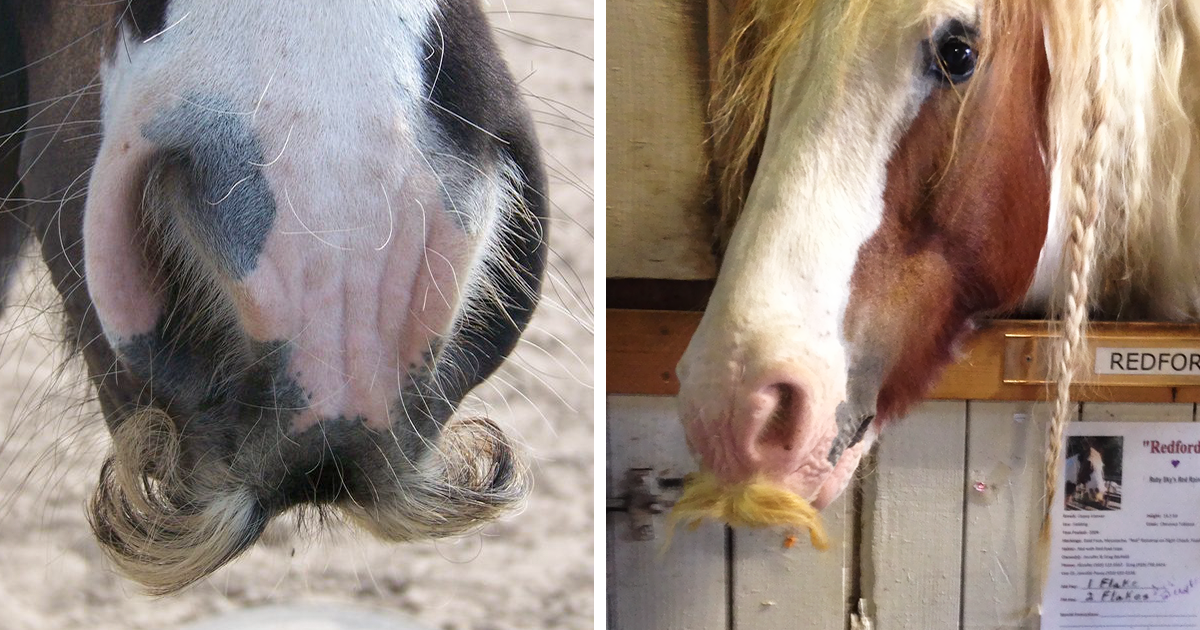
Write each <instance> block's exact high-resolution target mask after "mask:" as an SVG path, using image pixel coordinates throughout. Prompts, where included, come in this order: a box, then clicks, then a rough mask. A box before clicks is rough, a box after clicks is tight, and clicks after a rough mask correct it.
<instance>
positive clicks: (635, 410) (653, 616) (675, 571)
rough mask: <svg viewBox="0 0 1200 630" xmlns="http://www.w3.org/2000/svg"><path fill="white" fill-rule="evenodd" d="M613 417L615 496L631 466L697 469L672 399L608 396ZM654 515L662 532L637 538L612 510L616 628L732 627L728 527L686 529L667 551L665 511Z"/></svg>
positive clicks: (671, 472) (611, 589) (611, 592)
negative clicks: (650, 538)
mask: <svg viewBox="0 0 1200 630" xmlns="http://www.w3.org/2000/svg"><path fill="white" fill-rule="evenodd" d="M607 417H608V438H609V447H608V448H609V452H610V457H609V459H608V462H607V464H608V475H607V476H608V479H609V483H608V487H609V498H610V499H615V498H617V497H615V496H613V490H614V489H616V488H619V479H620V478H621V477H622V476H623V475H624V473H625V471H626V470H628V469H630V468H651V469H653V470H654V471H655V472H656V473H657V474H658V475H660V476H662V477H678V476H681V475H683V474H684V473H686V472H690V471H691V470H693V469H694V468H695V464H694V463H693V462H692V458H691V456H690V455H688V453H687V447H686V443H685V442H684V439H683V428H682V425H680V423H679V420H678V419H677V417H676V414H675V403H674V401H673V400H671V399H668V398H648V397H641V396H609V397H608V415H607ZM614 480H618V481H614ZM654 521H655V522H654V525H655V529H656V532H657V536H656V537H655V538H654V539H653V540H647V541H637V540H633V538H632V536H631V535H630V529H629V519H628V518H627V516H626V515H625V514H624V513H621V512H611V511H610V512H609V518H608V521H607V524H608V532H607V539H608V547H609V550H608V558H609V562H610V563H611V565H612V566H611V569H610V572H609V573H608V580H609V581H608V598H609V602H608V611H609V622H608V624H609V628H612V629H613V630H729V628H728V619H729V609H728V588H729V582H728V570H727V566H728V565H727V549H726V535H725V528H723V527H720V526H715V525H705V526H702V527H700V528H699V529H697V530H696V531H679V532H677V533H676V535H675V537H674V539H673V541H672V543H671V546H670V548H669V549H667V550H666V551H665V552H664V551H662V549H663V542H664V535H665V523H664V521H665V517H664V516H658V517H655V518H654Z"/></svg>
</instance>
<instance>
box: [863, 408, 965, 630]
mask: <svg viewBox="0 0 1200 630" xmlns="http://www.w3.org/2000/svg"><path fill="white" fill-rule="evenodd" d="M966 407H967V405H966V403H965V402H927V403H923V404H921V405H920V406H918V407H916V408H915V409H914V410H913V412H912V413H910V414H909V415H908V417H906V418H904V419H902V420H900V421H898V422H896V424H895V425H894V426H891V427H889V428H888V429H887V430H886V431H885V432H884V434H883V436H882V438H881V441H880V443H879V446H878V447H877V448H876V451H875V457H874V460H873V461H872V462H868V463H867V464H866V470H867V471H868V474H867V475H866V476H865V478H864V480H863V487H864V501H863V524H864V527H865V530H864V532H863V544H864V545H865V548H864V549H863V550H862V553H861V558H862V562H863V567H862V592H863V594H864V597H866V598H867V599H868V600H869V601H870V602H871V603H872V604H873V608H874V613H873V615H872V616H873V617H874V618H875V624H876V627H877V628H878V629H879V630H889V629H891V628H897V629H899V628H957V627H958V621H959V607H960V601H961V598H960V594H961V578H962V539H963V528H962V527H963V526H962V518H963V492H964V476H963V474H964V466H965V454H966V451H965V449H966V421H965V419H966Z"/></svg>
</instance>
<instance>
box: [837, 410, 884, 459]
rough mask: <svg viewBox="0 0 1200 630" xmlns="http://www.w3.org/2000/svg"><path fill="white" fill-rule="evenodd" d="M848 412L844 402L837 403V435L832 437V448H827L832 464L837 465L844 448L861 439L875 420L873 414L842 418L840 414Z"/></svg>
mask: <svg viewBox="0 0 1200 630" xmlns="http://www.w3.org/2000/svg"><path fill="white" fill-rule="evenodd" d="M848 413H849V412H848V411H847V410H846V404H845V403H842V404H841V405H838V409H837V414H838V419H837V424H838V433H837V437H835V438H833V446H832V448H830V449H829V463H830V464H833V465H834V466H837V463H838V460H840V459H841V458H842V454H843V453H845V452H846V449H848V448H854V446H855V445H856V444H858V443H859V442H861V441H862V439H863V436H864V435H866V434H867V429H868V428H870V426H871V423H872V422H874V421H875V414H868V415H865V416H861V417H856V418H846V419H844V420H843V417H842V416H843V415H845V414H848Z"/></svg>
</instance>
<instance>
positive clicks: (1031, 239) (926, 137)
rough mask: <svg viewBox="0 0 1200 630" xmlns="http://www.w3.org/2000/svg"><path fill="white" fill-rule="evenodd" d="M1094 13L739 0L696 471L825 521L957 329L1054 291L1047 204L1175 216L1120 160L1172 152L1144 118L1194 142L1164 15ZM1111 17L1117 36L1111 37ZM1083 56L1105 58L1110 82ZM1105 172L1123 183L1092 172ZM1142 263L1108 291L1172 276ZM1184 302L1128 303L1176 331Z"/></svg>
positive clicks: (693, 350)
mask: <svg viewBox="0 0 1200 630" xmlns="http://www.w3.org/2000/svg"><path fill="white" fill-rule="evenodd" d="M1098 4H1099V5H1104V6H1105V7H1107V8H1106V9H1105V10H1106V11H1108V13H1105V14H1104V18H1105V21H1104V22H1103V26H1101V25H1097V26H1095V27H1094V28H1092V27H1091V26H1089V25H1091V24H1100V22H1099V21H1098V20H1091V19H1080V20H1079V21H1078V22H1077V23H1068V22H1067V21H1066V20H1065V18H1062V16H1061V15H1060V14H1065V13H1069V12H1071V11H1075V12H1076V13H1079V14H1083V13H1084V11H1083V10H1082V9H1080V7H1084V5H1087V6H1086V12H1087V13H1088V14H1089V15H1090V14H1091V4H1090V3H1074V4H1066V3H1058V4H1055V3H1054V2H1047V3H1035V2H999V1H997V2H977V1H974V0H959V1H925V0H915V1H896V2H844V3H843V2H820V1H807V2H794V1H790V0H789V1H774V0H744V1H742V2H740V3H739V4H738V7H737V10H736V12H735V13H736V15H735V18H734V25H733V29H732V33H733V35H732V39H731V41H730V43H729V45H728V46H727V48H726V52H725V55H724V58H723V60H722V67H723V74H722V78H721V79H720V80H719V84H718V86H717V91H716V96H715V99H714V104H715V108H714V117H715V118H714V128H715V134H714V135H715V143H714V150H715V154H716V162H717V163H718V165H719V168H720V171H721V172H720V189H719V192H720V193H721V199H720V201H721V203H722V206H723V217H722V225H723V227H724V229H725V230H727V232H725V233H723V234H722V235H721V236H722V237H723V238H722V239H721V245H722V246H723V247H724V249H725V251H724V258H723V261H722V264H721V268H720V273H719V276H718V278H717V282H716V286H715V288H714V290H713V293H712V297H711V300H710V302H709V304H708V307H707V310H706V311H705V313H704V316H703V319H702V321H701V323H700V326H699V328H698V330H697V331H696V333H695V335H694V337H693V338H692V340H691V343H690V345H689V346H688V348H687V351H686V352H685V354H684V356H683V358H682V360H681V361H680V363H679V366H678V375H679V380H680V383H681V387H680V393H679V403H680V412H681V416H682V419H683V423H684V425H685V432H686V435H687V439H688V443H689V445H690V447H691V448H692V450H693V451H694V452H695V453H696V454H697V456H698V458H699V460H700V461H701V465H702V466H703V467H704V468H707V469H709V470H711V471H712V472H713V473H714V474H715V475H716V476H717V477H719V478H721V479H722V480H724V481H725V482H726V483H729V484H734V483H741V482H744V481H747V480H750V479H766V480H768V481H771V482H773V483H776V484H780V485H783V486H785V487H787V488H788V489H790V490H792V491H793V492H795V493H797V494H799V495H800V496H801V497H803V498H805V499H808V500H810V501H812V502H813V503H814V504H815V505H817V506H818V507H820V506H823V505H826V504H828V503H829V502H830V501H832V500H833V499H834V498H836V497H837V496H838V495H839V494H840V493H841V492H842V491H843V489H844V488H845V487H846V485H847V483H848V482H849V479H850V477H851V475H852V473H853V472H854V470H855V469H856V467H857V465H858V462H859V460H860V458H861V457H862V455H863V453H864V452H865V450H866V449H868V448H869V447H870V445H871V444H872V442H873V441H874V440H875V439H876V437H877V436H878V434H879V432H880V430H881V428H882V427H883V426H884V425H885V424H886V423H887V422H888V421H890V420H893V419H895V418H897V417H899V416H901V415H902V414H903V413H904V411H905V409H906V408H907V407H908V406H909V405H911V404H912V403H913V402H914V401H917V400H919V399H920V398H921V397H922V395H923V394H924V393H925V392H926V391H927V390H928V389H929V388H930V387H931V386H932V383H933V382H934V381H935V379H936V377H937V375H938V373H939V370H940V369H941V368H942V367H943V366H945V365H946V364H947V363H948V362H949V361H950V360H951V359H952V358H953V357H954V354H955V351H956V348H957V347H958V346H959V345H960V344H961V342H962V341H963V340H964V338H965V337H966V336H967V335H968V333H969V332H970V331H971V330H972V329H973V323H974V322H975V320H977V319H979V318H981V317H986V316H990V315H993V314H997V313H1005V312H1010V311H1012V310H1013V309H1015V308H1018V307H1020V306H1022V305H1025V306H1026V307H1028V308H1031V309H1034V310H1037V309H1041V308H1044V307H1045V305H1046V303H1047V301H1048V300H1049V299H1050V298H1051V297H1058V296H1059V295H1060V293H1058V292H1059V291H1060V286H1061V285H1062V284H1063V283H1064V282H1065V281H1063V280H1061V278H1062V276H1060V275H1059V269H1060V267H1061V266H1062V265H1063V264H1064V263H1063V260H1064V256H1063V250H1064V243H1065V242H1067V240H1068V239H1067V236H1066V234H1067V233H1068V232H1069V229H1070V228H1069V227H1068V226H1069V222H1068V219H1069V218H1070V217H1069V216H1068V213H1067V211H1066V210H1065V208H1067V207H1072V208H1073V207H1074V205H1073V203H1071V200H1072V199H1074V198H1076V197H1078V196H1086V195H1089V194H1091V191H1093V190H1099V189H1102V188H1103V186H1101V185H1100V184H1096V185H1094V186H1091V187H1086V186H1083V184H1082V183H1087V182H1093V183H1094V182H1095V180H1100V179H1103V180H1104V181H1103V182H1101V183H1103V184H1105V185H1110V184H1111V187H1112V188H1113V189H1114V190H1116V189H1119V191H1120V195H1121V199H1123V200H1129V199H1130V196H1128V195H1129V194H1130V191H1133V190H1135V187H1134V186H1132V185H1131V182H1135V183H1137V184H1139V185H1140V186H1141V188H1137V190H1140V191H1142V193H1143V194H1144V197H1145V204H1144V205H1153V204H1158V206H1155V207H1156V208H1160V207H1161V208H1166V207H1172V208H1173V207H1175V206H1177V205H1178V204H1177V203H1176V202H1178V200H1179V198H1178V195H1177V193H1175V195H1176V196H1175V197H1174V199H1170V198H1169V196H1170V194H1171V193H1170V192H1169V191H1167V190H1166V188H1165V187H1164V188H1163V189H1162V190H1163V193H1162V195H1161V198H1157V199H1153V200H1151V199H1150V197H1151V196H1153V195H1152V194H1149V193H1145V180H1144V179H1142V177H1143V173H1142V171H1143V170H1145V164H1146V159H1145V155H1146V153H1145V152H1141V153H1139V152H1138V151H1137V150H1135V148H1137V147H1143V148H1144V147H1145V146H1146V144H1145V143H1141V142H1140V140H1139V136H1138V135H1137V134H1138V133H1140V134H1141V135H1142V136H1146V135H1147V133H1149V134H1150V135H1155V137H1156V140H1154V142H1158V143H1159V144H1158V145H1156V146H1158V147H1160V148H1163V147H1167V146H1169V142H1174V140H1170V139H1169V138H1165V135H1164V134H1160V133H1159V132H1158V131H1149V132H1147V129H1154V127H1155V124H1150V125H1147V123H1146V119H1145V118H1144V116H1148V115H1149V116H1157V117H1158V118H1156V119H1155V120H1157V121H1158V122H1159V123H1161V124H1163V125H1164V128H1166V127H1168V126H1169V127H1171V128H1172V129H1174V130H1175V131H1174V132H1172V133H1174V134H1179V133H1180V130H1181V129H1183V130H1185V133H1184V134H1183V136H1184V137H1187V138H1190V137H1191V136H1190V131H1186V130H1188V129H1190V127H1189V124H1190V123H1189V122H1188V116H1190V115H1191V113H1190V111H1187V110H1186V107H1184V106H1180V105H1178V101H1173V102H1172V101H1171V98H1172V95H1174V96H1177V95H1178V94H1179V93H1180V92H1179V81H1180V75H1179V73H1178V63H1179V59H1180V58H1181V55H1182V54H1183V52H1182V51H1183V48H1182V47H1181V44H1179V42H1175V40H1172V39H1171V37H1172V36H1171V33H1175V34H1179V33H1180V32H1181V31H1180V29H1181V27H1180V21H1182V20H1183V18H1182V17H1180V16H1179V15H1178V14H1177V13H1176V10H1175V9H1174V8H1173V6H1170V5H1173V4H1174V3H1170V2H1164V3H1150V4H1146V3H1138V2H1129V3H1122V2H1114V3H1106V2H1101V3H1098ZM1160 4H1161V5H1163V6H1159V5H1160ZM1051 5H1053V6H1051ZM1110 5H1111V6H1110ZM1150 5H1154V6H1150ZM1180 11H1182V9H1180ZM1108 20H1113V23H1114V24H1116V23H1118V22H1119V23H1120V24H1121V25H1122V26H1121V27H1120V28H1119V29H1118V28H1115V27H1114V28H1112V29H1110V30H1107V31H1105V30H1103V28H1104V27H1105V26H1107V24H1108ZM1088 28H1091V29H1092V30H1091V31H1090V33H1091V35H1090V34H1089V31H1087V30H1081V29H1088ZM1121 29H1124V30H1125V31H1128V32H1129V34H1128V35H1125V34H1121V33H1118V31H1119V30H1121ZM1123 32H1124V31H1122V33H1123ZM1093 35H1094V36H1093ZM1081 40H1082V43H1081ZM1164 40H1167V41H1168V43H1169V44H1170V45H1164V44H1162V43H1161V42H1163V41H1164ZM1090 42H1099V44H1098V45H1104V46H1108V47H1109V48H1107V49H1105V57H1104V59H1105V61H1106V62H1109V61H1111V63H1112V64H1113V67H1112V68H1108V69H1107V70H1108V73H1107V74H1106V73H1105V72H1104V71H1103V68H1102V70H1101V71H1095V70H1094V68H1095V67H1096V66H1097V65H1098V64H1097V63H1096V62H1095V59H1094V58H1093V57H1092V56H1090V55H1092V54H1093V53H1092V52H1091V51H1093V50H1095V49H1094V48H1090V47H1089V46H1088V45H1087V44H1088V43H1090ZM1171 42H1174V43H1171ZM1109 55H1111V56H1109ZM1099 65H1102V64H1099ZM1171 68H1175V69H1174V70H1172V69H1171ZM1139 73H1141V74H1139ZM1172 73H1174V74H1172ZM1073 81H1076V82H1079V83H1085V84H1087V85H1088V86H1089V87H1090V88H1091V91H1090V92H1089V91H1087V90H1083V89H1076V88H1077V87H1078V86H1077V85H1076V84H1075V83H1072V82H1073ZM1139 81H1140V82H1139ZM1172 81H1174V83H1172ZM1104 82H1107V83H1104ZM1156 82H1157V83H1156ZM1097 83H1104V84H1103V85H1100V86H1099V87H1098V86H1097V85H1096V84H1097ZM1106 86H1107V87H1109V88H1111V89H1110V90H1109V92H1108V93H1104V96H1105V97H1106V98H1105V99H1099V100H1097V101H1092V100H1088V99H1090V98H1091V96H1090V95H1091V94H1095V93H1099V92H1101V91H1100V90H1099V88H1100V87H1106ZM1164 86H1165V87H1164ZM1126 88H1128V89H1127V92H1121V90H1122V89H1126ZM1112 94H1118V95H1121V96H1120V98H1127V99H1128V102H1126V103H1118V102H1117V97H1113V96H1112ZM1108 99H1112V100H1108ZM1156 99H1157V100H1156ZM1190 106H1191V105H1188V106H1187V107H1190ZM1104 107H1107V108H1108V109H1104V110H1101V108H1104ZM1079 112H1082V113H1079ZM1148 112H1153V113H1149V114H1148ZM1077 113H1078V115H1077ZM1122 116H1124V118H1122ZM1139 116H1141V117H1143V118H1139ZM1110 123H1111V124H1110ZM1117 123H1121V124H1120V125H1118V124H1117ZM1176 125H1180V126H1176ZM1186 142H1187V140H1184V141H1183V143H1184V144H1186ZM1088 143H1090V144H1088ZM1080 146H1085V147H1088V148H1090V149H1093V150H1095V153H1096V154H1097V157H1096V159H1095V160H1093V161H1091V162H1090V163H1089V162H1087V160H1086V159H1084V158H1086V157H1087V155H1090V154H1086V152H1083V153H1081V152H1080V151H1078V148H1079V147H1080ZM1131 147H1132V148H1131ZM1072 151H1074V152H1075V153H1072ZM1164 153H1169V151H1164ZM1076 154H1078V155H1076ZM1113 154H1120V155H1121V156H1122V159H1125V158H1128V160H1131V164H1132V163H1134V162H1136V163H1137V165H1135V166H1129V167H1125V166H1122V165H1120V164H1119V163H1118V162H1116V161H1114V160H1109V161H1107V162H1105V161H1102V160H1101V158H1103V157H1105V156H1111V155H1113ZM1139 156H1140V159H1141V160H1142V161H1141V162H1138V159H1139ZM1076 158H1080V159H1076ZM1080 163H1084V164H1088V165H1087V166H1086V167H1081V168H1076V165H1077V164H1080ZM1164 163H1165V164H1166V165H1167V166H1168V168H1167V169H1163V170H1169V169H1170V168H1171V167H1174V166H1178V165H1180V164H1182V163H1181V162H1178V161H1172V159H1171V158H1170V155H1168V156H1167V158H1166V159H1164ZM1109 167H1111V169H1112V171H1116V172H1120V173H1125V174H1127V175H1128V176H1127V177H1124V178H1123V179H1122V178H1121V177H1117V176H1112V175H1110V173H1109V172H1108V171H1106V170H1105V169H1106V168H1109ZM1072 169H1075V170H1072ZM1139 169H1141V170H1139ZM1175 179H1176V180H1177V179H1178V178H1175ZM1163 181H1169V180H1168V179H1164V180H1163ZM1081 182H1082V183H1081ZM1177 189H1178V185H1176V190H1177ZM1073 195H1074V196H1075V197H1072V196H1073ZM1112 198H1113V199H1116V198H1117V194H1116V193H1114V194H1113V197H1112ZM1064 200H1066V201H1064ZM1135 201H1136V200H1135ZM1131 203H1133V202H1131ZM1111 205H1117V204H1111ZM1134 205H1136V204H1134ZM1172 211H1174V210H1172ZM1129 212H1130V214H1129V219H1128V220H1126V221H1125V222H1124V223H1121V222H1120V221H1116V220H1111V216H1110V215H1105V216H1106V217H1109V219H1108V220H1109V223H1110V225H1112V226H1114V227H1113V230H1114V231H1115V230H1116V229H1117V227H1115V226H1117V224H1118V223H1120V228H1121V229H1127V230H1129V231H1131V232H1132V231H1136V230H1138V229H1142V227H1140V226H1142V225H1143V224H1144V223H1146V222H1148V219H1146V218H1145V217H1146V216H1149V212H1148V211H1147V212H1143V211H1142V210H1141V209H1139V208H1136V207H1135V208H1134V209H1132V210H1130V211H1129ZM1139 212H1141V213H1142V214H1138V213H1139ZM1071 216H1073V215H1071ZM1189 220H1190V219H1189ZM1139 222H1142V223H1139ZM1159 223H1160V225H1161V223H1162V222H1159ZM1159 231H1160V232H1162V230H1161V229H1160V230H1159ZM1093 235H1094V233H1093ZM1096 238H1100V237H1096ZM1087 239H1088V237H1087V236H1084V237H1081V239H1080V241H1081V242H1086V241H1087ZM1108 240H1109V241H1111V242H1113V243H1119V244H1118V245H1115V246H1113V252H1111V256H1109V257H1108V258H1106V260H1108V261H1117V260H1120V261H1121V262H1122V263H1124V262H1129V258H1128V256H1129V252H1130V251H1133V250H1132V249H1129V248H1124V249H1122V248H1123V247H1124V244H1125V243H1128V242H1130V240H1132V237H1130V240H1121V239H1119V238H1112V239H1108ZM1163 240H1164V243H1166V241H1167V240H1168V239H1163ZM1099 247H1100V246H1097V248H1099ZM1157 247H1159V246H1158V245H1155V246H1154V248H1157ZM1134 249H1136V248H1134ZM1145 249H1153V248H1150V247H1147V248H1145ZM1169 249H1170V247H1167V245H1165V244H1164V245H1163V246H1162V250H1163V251H1167V250H1169ZM1117 250H1120V251H1119V252H1118V251H1117ZM1137 251H1141V250H1137ZM1136 255H1137V256H1142V254H1136ZM1121 256H1126V258H1121ZM1154 256H1157V255H1156V254H1147V255H1145V257H1143V258H1142V259H1141V263H1142V265H1141V266H1140V267H1138V269H1139V270H1138V271H1135V272H1132V273H1130V274H1126V275H1124V276H1122V277H1121V279H1122V280H1123V281H1124V282H1125V285H1124V289H1125V290H1124V293H1123V294H1122V295H1123V296H1125V297H1128V296H1129V295H1131V294H1136V293H1137V292H1138V291H1139V290H1140V289H1138V286H1139V285H1144V286H1150V284H1152V282H1150V279H1154V281H1155V282H1158V286H1162V280H1163V279H1164V278H1177V277H1179V275H1180V274H1179V273H1178V272H1176V271H1170V266H1169V265H1167V264H1165V263H1163V262H1161V261H1160V260H1158V259H1156V258H1154ZM1080 259H1083V258H1082V257H1081V258H1080ZM1179 259H1180V257H1176V260H1179ZM1126 268H1128V267H1122V270H1124V269H1126ZM1188 268H1189V269H1194V268H1195V263H1194V262H1190V263H1188ZM1163 269H1167V270H1168V271H1169V273H1168V272H1162V270H1163ZM1159 272H1162V273H1159ZM1079 275H1080V276H1082V277H1083V278H1084V280H1083V281H1082V282H1080V283H1078V284H1082V285H1084V286H1087V285H1088V284H1089V283H1091V282H1092V280H1091V279H1089V276H1088V274H1087V273H1086V270H1085V272H1084V273H1081V274H1079ZM1109 277H1110V278H1111V276H1109ZM1130 277H1133V278H1135V280H1134V281H1133V282H1132V283H1131V282H1129V278H1130ZM1139 277H1140V278H1143V279H1147V282H1146V283H1142V282H1141V280H1139V279H1137V278H1139ZM1095 282H1097V283H1098V282H1100V281H1099V280H1096V281H1095ZM1191 283H1192V284H1193V285H1194V280H1193V281H1191ZM1114 284H1119V282H1117V283H1114ZM1131 285H1132V288H1131ZM1180 286H1183V285H1182V284H1180ZM1185 293H1186V294H1187V297H1186V298H1181V296H1182V295H1183V294H1185ZM1195 293H1196V290H1195V288H1194V287H1193V288H1190V289H1187V290H1186V291H1182V292H1180V293H1178V294H1176V295H1175V296H1174V297H1171V298H1165V297H1162V296H1161V294H1160V297H1158V298H1157V301H1155V300H1147V301H1146V302H1145V303H1144V304H1146V305H1149V309H1150V310H1151V311H1155V310H1157V312H1158V313H1160V314H1161V313H1167V314H1168V315H1171V314H1172V313H1173V314H1174V315H1173V316H1174V317H1179V316H1181V315H1180V314H1182V313H1185V312H1186V313H1194V312H1195V310H1196V304H1197V302H1196V300H1195V299H1194V298H1195V297H1196V295H1195ZM1097 294H1098V292H1097V293H1094V294H1093V295H1097ZM1189 300H1190V301H1189ZM1083 302H1084V303H1085V304H1087V303H1088V301H1087V299H1086V298H1085V299H1084V300H1083ZM1124 303H1125V304H1128V303H1130V302H1129V301H1126V302H1124ZM1180 305H1182V306H1180ZM1082 308H1083V309H1084V310H1086V308H1087V307H1086V306H1084V307H1082ZM1173 308H1174V309H1178V310H1175V311H1172V310H1171V309H1173ZM1122 314H1123V315H1128V313H1127V312H1124V313H1122Z"/></svg>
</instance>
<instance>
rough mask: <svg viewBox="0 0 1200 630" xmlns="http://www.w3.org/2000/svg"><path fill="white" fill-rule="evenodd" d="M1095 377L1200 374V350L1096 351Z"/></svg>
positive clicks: (1134, 349)
mask: <svg viewBox="0 0 1200 630" xmlns="http://www.w3.org/2000/svg"><path fill="white" fill-rule="evenodd" d="M1095 366H1096V367H1095V368H1094V369H1095V371H1096V374H1133V375H1136V374H1200V348H1096V363H1095Z"/></svg>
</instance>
